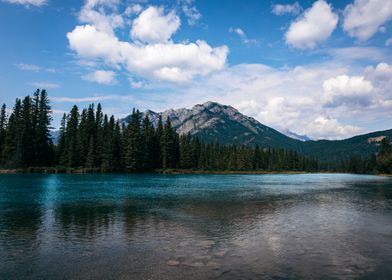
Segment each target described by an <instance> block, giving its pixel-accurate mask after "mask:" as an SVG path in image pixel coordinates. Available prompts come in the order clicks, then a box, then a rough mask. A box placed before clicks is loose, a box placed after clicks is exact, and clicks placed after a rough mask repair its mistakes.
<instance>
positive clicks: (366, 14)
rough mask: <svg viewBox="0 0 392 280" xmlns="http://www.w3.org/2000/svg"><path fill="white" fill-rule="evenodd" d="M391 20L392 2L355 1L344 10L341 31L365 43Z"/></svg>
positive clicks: (376, 0)
mask: <svg viewBox="0 0 392 280" xmlns="http://www.w3.org/2000/svg"><path fill="white" fill-rule="evenodd" d="M391 19H392V1H385V0H355V2H354V3H353V4H349V5H347V6H346V8H345V9H344V21H343V29H344V31H346V32H347V33H348V35H349V36H351V37H355V38H357V39H358V40H360V41H366V40H368V39H369V38H371V37H372V36H373V35H374V34H376V33H377V31H379V30H380V28H381V29H384V28H385V26H383V25H385V24H386V23H387V22H388V21H390V20H391Z"/></svg>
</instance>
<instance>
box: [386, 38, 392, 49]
mask: <svg viewBox="0 0 392 280" xmlns="http://www.w3.org/2000/svg"><path fill="white" fill-rule="evenodd" d="M385 46H387V47H389V46H392V38H389V39H387V40H386V41H385Z"/></svg>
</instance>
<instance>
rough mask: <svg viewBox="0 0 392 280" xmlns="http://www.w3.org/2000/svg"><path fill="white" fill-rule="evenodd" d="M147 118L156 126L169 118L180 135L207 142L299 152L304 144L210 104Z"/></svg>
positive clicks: (228, 108) (229, 110) (168, 111)
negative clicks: (194, 137) (159, 120)
mask: <svg viewBox="0 0 392 280" xmlns="http://www.w3.org/2000/svg"><path fill="white" fill-rule="evenodd" d="M145 115H147V116H148V117H149V119H150V120H151V122H152V123H153V124H154V125H156V124H157V122H158V119H159V116H160V115H161V116H162V119H163V120H164V121H165V120H166V119H167V118H170V120H171V122H172V126H173V127H174V128H175V129H176V131H177V133H179V134H188V133H190V134H191V135H193V136H197V137H199V138H201V139H202V140H204V141H207V142H213V141H217V142H220V143H223V144H237V145H242V144H245V145H256V144H257V145H259V146H261V147H273V148H285V149H291V150H298V149H300V146H301V143H302V142H301V141H299V140H297V139H293V138H290V137H288V136H286V135H284V134H282V133H280V132H278V131H277V130H275V129H273V128H270V127H268V126H265V125H263V124H261V123H260V122H258V121H257V120H255V119H254V118H251V117H248V116H245V115H243V114H241V113H240V112H238V110H236V109H235V108H233V107H231V106H226V105H221V104H219V103H216V102H211V101H209V102H206V103H203V104H198V105H195V106H193V108H192V109H185V108H182V109H177V110H173V109H170V110H166V111H164V112H161V113H156V112H153V111H150V110H147V111H145V112H144V113H143V117H144V116H145ZM128 120H129V117H127V118H125V119H124V121H125V122H126V123H127V122H128Z"/></svg>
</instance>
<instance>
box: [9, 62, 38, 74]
mask: <svg viewBox="0 0 392 280" xmlns="http://www.w3.org/2000/svg"><path fill="white" fill-rule="evenodd" d="M15 66H16V67H18V68H19V69H20V70H24V71H34V72H38V71H40V70H41V67H39V66H37V65H35V64H26V63H18V64H15Z"/></svg>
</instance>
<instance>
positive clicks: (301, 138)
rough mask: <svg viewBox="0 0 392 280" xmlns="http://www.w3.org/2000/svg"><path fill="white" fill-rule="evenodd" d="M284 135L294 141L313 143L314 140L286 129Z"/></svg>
mask: <svg viewBox="0 0 392 280" xmlns="http://www.w3.org/2000/svg"><path fill="white" fill-rule="evenodd" d="M282 133H283V134H284V135H286V136H288V137H291V138H293V139H297V140H300V141H311V140H313V139H312V138H310V137H309V136H307V135H300V134H297V133H295V132H293V131H291V130H290V129H285V130H283V131H282Z"/></svg>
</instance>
